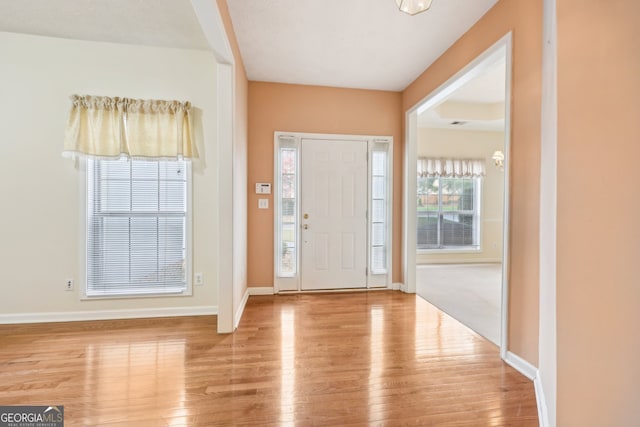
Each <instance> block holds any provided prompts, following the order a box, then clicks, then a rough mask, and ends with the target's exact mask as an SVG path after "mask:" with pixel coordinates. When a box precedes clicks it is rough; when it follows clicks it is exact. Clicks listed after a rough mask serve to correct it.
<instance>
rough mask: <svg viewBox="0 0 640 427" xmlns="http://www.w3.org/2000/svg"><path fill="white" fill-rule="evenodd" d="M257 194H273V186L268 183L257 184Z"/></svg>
mask: <svg viewBox="0 0 640 427" xmlns="http://www.w3.org/2000/svg"><path fill="white" fill-rule="evenodd" d="M256 194H271V184H269V183H268V182H256Z"/></svg>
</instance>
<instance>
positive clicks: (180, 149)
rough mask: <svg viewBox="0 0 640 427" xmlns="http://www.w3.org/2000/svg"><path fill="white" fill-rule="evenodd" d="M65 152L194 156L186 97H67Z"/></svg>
mask: <svg viewBox="0 0 640 427" xmlns="http://www.w3.org/2000/svg"><path fill="white" fill-rule="evenodd" d="M71 101H72V106H71V113H70V115H69V121H68V123H67V129H66V132H65V140H64V155H66V156H71V157H78V156H91V157H99V158H118V157H121V156H126V157H130V158H135V159H145V158H150V159H172V158H173V159H175V158H183V157H184V158H196V157H198V154H197V149H196V146H195V143H194V141H193V138H192V131H191V118H190V114H189V112H190V109H191V104H190V103H189V102H180V101H161V100H142V99H131V98H110V97H106V96H89V95H86V96H80V95H73V96H72V97H71Z"/></svg>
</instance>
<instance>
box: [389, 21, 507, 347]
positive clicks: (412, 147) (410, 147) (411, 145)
mask: <svg viewBox="0 0 640 427" xmlns="http://www.w3.org/2000/svg"><path fill="white" fill-rule="evenodd" d="M503 51H504V53H503ZM498 55H506V74H505V80H506V85H505V99H506V100H510V99H511V67H512V34H511V32H509V33H507V34H506V35H505V36H504V37H502V38H501V39H500V40H498V41H497V42H496V43H494V44H493V46H491V47H489V48H488V49H487V50H486V51H484V52H483V53H482V54H481V55H479V56H478V57H477V58H476V59H474V60H473V61H471V62H470V63H469V64H468V65H467V66H466V67H464V68H463V69H461V70H460V71H459V72H457V73H456V74H455V75H453V76H452V77H451V78H449V79H448V80H447V81H446V82H444V83H443V84H442V85H440V86H439V87H438V88H437V89H435V90H434V91H433V92H431V93H430V94H429V95H427V96H426V97H425V98H423V99H422V100H420V101H419V102H418V103H416V104H415V105H414V106H413V107H411V108H410V109H409V110H407V111H406V113H405V135H406V138H405V153H404V171H405V172H404V177H403V183H404V194H403V224H404V227H403V237H402V248H403V258H402V265H403V277H404V284H403V285H404V286H403V291H404V292H407V293H415V292H416V278H415V274H416V247H417V238H416V232H415V230H416V227H417V218H416V196H415V195H416V178H415V177H416V174H417V170H416V169H417V167H416V161H417V150H418V132H417V129H418V114H420V113H422V112H424V111H426V110H428V109H430V108H432V107H434V106H435V105H437V104H438V103H440V102H441V101H443V100H444V99H445V98H447V97H448V96H449V95H451V94H452V93H453V92H455V91H456V90H457V89H459V88H460V87H462V86H463V85H464V84H466V83H467V82H469V81H470V80H472V79H474V78H475V77H477V76H478V75H479V74H481V73H482V72H483V71H484V70H485V69H486V68H487V67H488V66H489V65H490V64H492V63H493V62H494V60H495V58H496V56H498ZM504 121H505V129H504V156H505V160H504V164H505V168H504V203H503V205H504V212H503V233H502V235H503V256H502V304H501V306H502V313H501V331H500V337H501V338H500V356H501V357H502V358H503V359H504V358H505V357H506V354H507V348H508V342H507V336H508V319H509V310H508V308H509V307H508V301H509V282H508V280H509V200H510V193H509V192H510V185H509V183H510V171H509V169H510V164H511V162H510V159H511V156H510V154H511V104H510V102H505V120H504Z"/></svg>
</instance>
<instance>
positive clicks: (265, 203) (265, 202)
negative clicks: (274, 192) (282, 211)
mask: <svg viewBox="0 0 640 427" xmlns="http://www.w3.org/2000/svg"><path fill="white" fill-rule="evenodd" d="M258 209H269V199H258Z"/></svg>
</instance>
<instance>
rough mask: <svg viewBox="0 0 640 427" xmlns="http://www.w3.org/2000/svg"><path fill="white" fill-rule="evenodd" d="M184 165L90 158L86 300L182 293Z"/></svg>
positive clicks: (185, 217) (187, 170) (184, 271)
mask: <svg viewBox="0 0 640 427" xmlns="http://www.w3.org/2000/svg"><path fill="white" fill-rule="evenodd" d="M189 179H190V168H189V163H188V162H186V161H169V160H157V161H138V160H129V159H124V158H123V159H118V160H97V159H91V158H89V159H87V289H86V293H87V296H114V295H141V294H167V293H170V294H180V293H184V292H185V291H186V290H187V289H188V281H187V268H186V266H187V244H188V237H189V236H187V220H188V215H187V206H188V200H187V184H188V180H189Z"/></svg>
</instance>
